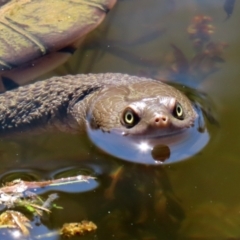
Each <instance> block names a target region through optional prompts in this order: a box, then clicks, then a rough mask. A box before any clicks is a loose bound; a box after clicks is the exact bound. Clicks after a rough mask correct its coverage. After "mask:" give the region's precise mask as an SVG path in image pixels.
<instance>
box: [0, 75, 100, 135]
mask: <svg viewBox="0 0 240 240" xmlns="http://www.w3.org/2000/svg"><path fill="white" fill-rule="evenodd" d="M99 87H100V86H99V84H97V83H96V82H95V83H91V84H90V83H89V82H85V83H84V81H77V80H76V79H74V78H72V77H69V78H68V77H66V78H52V79H49V80H48V81H41V82H37V83H35V84H31V85H28V86H24V87H20V88H18V89H17V90H14V91H9V92H6V93H4V94H1V95H0V135H1V136H3V135H6V134H11V133H21V132H26V131H32V130H33V131H35V130H37V131H40V130H49V129H53V130H54V129H60V130H61V131H66V132H76V131H78V129H82V128H83V126H82V125H83V124H85V122H84V121H85V108H84V107H82V108H78V111H80V112H78V116H81V117H80V118H79V119H75V118H74V117H73V116H72V111H73V107H74V104H75V103H77V102H79V101H82V102H83V104H82V106H84V101H86V100H87V98H88V97H89V96H90V95H92V94H94V93H95V92H96V91H97V89H98V88H99Z"/></svg>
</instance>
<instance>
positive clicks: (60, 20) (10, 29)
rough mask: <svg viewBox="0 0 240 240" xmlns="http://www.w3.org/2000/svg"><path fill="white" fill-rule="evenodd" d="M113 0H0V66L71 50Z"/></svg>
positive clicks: (13, 65)
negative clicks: (5, 0) (5, 1)
mask: <svg viewBox="0 0 240 240" xmlns="http://www.w3.org/2000/svg"><path fill="white" fill-rule="evenodd" d="M115 2H116V0H95V1H88V0H11V1H8V3H6V4H4V5H3V6H1V4H3V1H1V2H0V6H1V8H0V70H9V69H12V68H16V67H18V66H22V65H23V64H25V63H28V62H31V61H33V60H34V59H38V58H40V57H42V56H43V55H45V54H48V53H52V52H56V51H59V50H62V51H71V47H72V46H71V45H72V44H74V43H76V41H78V40H79V39H80V38H81V37H82V36H84V35H85V34H86V33H88V32H89V31H91V30H93V29H94V28H95V27H96V26H97V25H98V24H99V23H100V22H101V21H102V20H103V18H104V17H105V15H106V13H107V12H108V11H109V9H111V8H112V7H113V5H114V4H115Z"/></svg>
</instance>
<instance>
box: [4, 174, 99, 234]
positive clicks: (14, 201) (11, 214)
mask: <svg viewBox="0 0 240 240" xmlns="http://www.w3.org/2000/svg"><path fill="white" fill-rule="evenodd" d="M89 179H93V177H90V176H83V175H78V176H74V177H67V178H61V179H54V180H49V181H42V182H29V181H23V180H21V179H17V180H14V181H12V182H8V183H6V184H5V185H4V186H3V187H1V188H0V204H1V205H3V206H4V207H5V208H7V209H9V208H19V207H21V208H24V209H25V210H27V211H28V212H29V213H30V214H31V215H34V216H38V217H41V216H42V215H43V213H44V212H45V213H50V212H51V211H50V209H51V208H53V207H55V208H59V207H58V206H55V205H54V204H53V202H54V201H55V200H56V199H57V198H58V195H57V194H56V193H53V194H50V195H49V196H48V198H47V199H46V200H44V199H42V198H41V197H39V196H38V195H37V194H35V193H34V192H32V191H31V189H34V190H36V189H37V188H42V187H51V186H59V185H63V184H72V183H78V182H86V181H88V180H89ZM75 225H76V224H75ZM94 226H95V225H94V224H93V223H91V222H89V224H88V222H85V221H83V222H81V223H80V224H78V225H76V230H75V231H76V232H79V233H78V234H80V233H81V234H82V233H85V232H87V231H92V230H93V229H94V228H95V229H96V227H94ZM29 227H31V225H30V220H29V219H28V218H27V217H26V216H25V215H24V214H22V213H20V212H19V211H14V210H6V211H4V212H3V213H2V214H1V215H0V228H18V229H19V230H20V231H21V232H22V233H23V235H25V236H27V235H29V230H28V228H29ZM67 229H68V228H67ZM69 229H73V228H71V227H70V228H69ZM77 229H78V230H77ZM66 232H67V230H66Z"/></svg>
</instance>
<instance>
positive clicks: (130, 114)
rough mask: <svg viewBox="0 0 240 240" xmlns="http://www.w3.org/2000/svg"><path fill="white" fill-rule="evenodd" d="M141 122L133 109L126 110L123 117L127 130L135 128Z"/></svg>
mask: <svg viewBox="0 0 240 240" xmlns="http://www.w3.org/2000/svg"><path fill="white" fill-rule="evenodd" d="M139 121H140V117H139V116H138V114H137V113H136V112H134V111H133V110H132V109H131V108H126V109H125V111H124V112H123V115H122V122H123V124H124V125H125V126H126V127H127V128H132V127H134V126H135V125H136V124H137V123H138V122H139Z"/></svg>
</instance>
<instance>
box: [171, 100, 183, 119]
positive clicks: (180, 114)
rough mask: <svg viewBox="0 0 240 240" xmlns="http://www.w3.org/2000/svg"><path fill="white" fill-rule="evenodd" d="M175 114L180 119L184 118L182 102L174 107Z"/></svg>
mask: <svg viewBox="0 0 240 240" xmlns="http://www.w3.org/2000/svg"><path fill="white" fill-rule="evenodd" d="M173 116H174V117H176V118H178V119H179V120H183V119H184V112H183V108H182V106H181V104H180V103H176V105H175V108H174V109H173Z"/></svg>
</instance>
